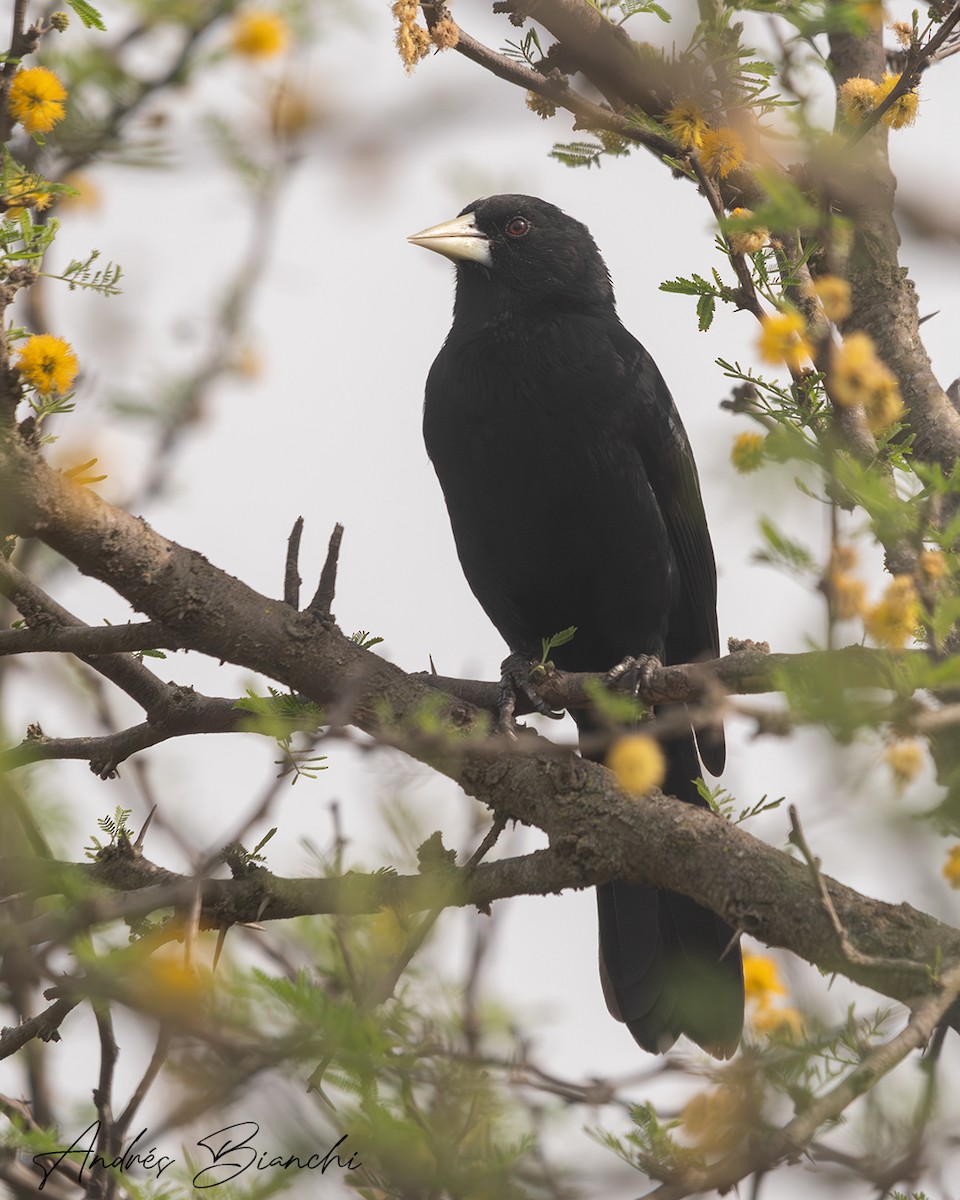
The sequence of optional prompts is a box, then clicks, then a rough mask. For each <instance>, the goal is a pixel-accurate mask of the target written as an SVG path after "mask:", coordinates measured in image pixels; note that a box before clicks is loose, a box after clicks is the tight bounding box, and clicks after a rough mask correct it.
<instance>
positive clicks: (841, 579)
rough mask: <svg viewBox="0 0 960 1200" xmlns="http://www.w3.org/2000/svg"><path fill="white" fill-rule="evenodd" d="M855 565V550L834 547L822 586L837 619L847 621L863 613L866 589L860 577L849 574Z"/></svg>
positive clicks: (848, 547) (845, 547) (850, 547)
mask: <svg viewBox="0 0 960 1200" xmlns="http://www.w3.org/2000/svg"><path fill="white" fill-rule="evenodd" d="M856 565H857V552H856V551H855V550H854V548H853V547H852V546H840V545H838V546H836V547H835V548H834V551H833V553H832V554H831V556H830V566H829V567H828V568H827V575H826V578H825V579H824V581H823V588H824V591H825V592H826V595H827V597H828V598H829V600H830V604H831V606H832V609H833V615H834V616H835V617H836V618H837V620H838V621H849V620H850V619H851V618H852V617H858V616H860V615H861V614H862V613H863V608H864V603H865V601H866V598H867V589H866V586H865V584H864V583H863V581H862V580H861V579H857V578H856V577H855V576H854V575H851V574H850V572H851V571H852V570H853V568H854V567H855V566H856Z"/></svg>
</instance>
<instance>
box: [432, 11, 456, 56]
mask: <svg viewBox="0 0 960 1200" xmlns="http://www.w3.org/2000/svg"><path fill="white" fill-rule="evenodd" d="M430 41H431V42H433V44H434V45H435V46H436V47H437V49H438V50H452V49H453V48H454V46H456V44H457V42H459V41H460V30H459V28H458V27H457V24H456V22H455V21H451V20H450V18H449V17H444V18H443V20H442V21H437V23H436V25H434V27H433V28H432V29H431V30H430Z"/></svg>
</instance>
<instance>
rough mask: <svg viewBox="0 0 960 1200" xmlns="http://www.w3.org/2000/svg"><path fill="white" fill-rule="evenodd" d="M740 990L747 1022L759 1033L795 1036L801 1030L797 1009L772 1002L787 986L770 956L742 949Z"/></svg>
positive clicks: (783, 993)
mask: <svg viewBox="0 0 960 1200" xmlns="http://www.w3.org/2000/svg"><path fill="white" fill-rule="evenodd" d="M743 994H744V997H745V999H746V1002H747V1005H748V1010H749V1016H750V1024H751V1025H752V1026H753V1028H754V1029H755V1030H756V1031H757V1032H758V1033H785V1034H788V1035H789V1036H790V1037H794V1038H796V1037H799V1036H800V1035H801V1034H802V1033H803V1018H802V1017H801V1016H800V1014H799V1013H798V1012H797V1010H796V1009H795V1008H790V1007H789V1006H787V1005H781V1004H777V1003H775V997H778V996H785V995H786V994H787V989H786V988H785V987H784V986H783V983H782V981H781V979H780V972H779V971H778V970H777V964H776V963H775V962H774V961H773V959H772V958H768V957H767V956H766V955H763V954H751V953H750V952H749V951H746V952H744V955H743Z"/></svg>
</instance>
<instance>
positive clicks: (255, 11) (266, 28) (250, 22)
mask: <svg viewBox="0 0 960 1200" xmlns="http://www.w3.org/2000/svg"><path fill="white" fill-rule="evenodd" d="M289 40H290V31H289V30H288V29H287V23H286V21H284V19H283V17H281V16H280V14H279V13H275V12H269V11H268V10H266V9H259V8H251V9H248V10H247V11H246V12H244V13H240V15H239V16H238V17H237V19H236V20H235V21H234V23H233V29H232V31H231V34H230V45H231V46H232V48H233V50H234V52H235V53H236V54H242V55H243V56H244V57H245V58H274V57H275V56H276V55H277V54H281V53H282V52H283V51H284V50H286V48H287V43H288V42H289Z"/></svg>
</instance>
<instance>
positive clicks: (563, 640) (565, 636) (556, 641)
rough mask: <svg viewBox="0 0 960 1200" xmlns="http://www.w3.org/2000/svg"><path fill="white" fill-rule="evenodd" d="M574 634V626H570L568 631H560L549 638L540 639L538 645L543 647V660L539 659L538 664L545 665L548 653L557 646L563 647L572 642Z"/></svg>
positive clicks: (575, 629)
mask: <svg viewBox="0 0 960 1200" xmlns="http://www.w3.org/2000/svg"><path fill="white" fill-rule="evenodd" d="M576 632H577V627H576V625H571V626H570V628H569V629H561V630H560V632H559V633H554V634H553V635H552V636H550V637H545V638H541V639H540V643H541V645H542V646H543V658H541V659H540V662H541V663H545V662H546V661H547V657H548V655H549V654H550V651H551V650H555V649H556V648H557V646H565V645H566V644H567V642H572V641H573V637H574V634H575V633H576Z"/></svg>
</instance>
